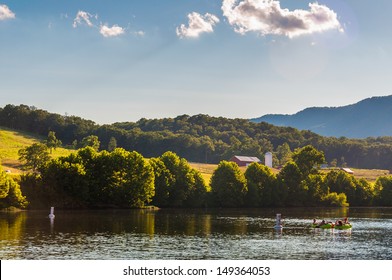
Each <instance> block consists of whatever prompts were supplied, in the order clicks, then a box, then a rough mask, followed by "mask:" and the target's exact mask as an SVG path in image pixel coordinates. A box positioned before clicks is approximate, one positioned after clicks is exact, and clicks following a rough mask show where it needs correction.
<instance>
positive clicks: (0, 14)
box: [0, 5, 15, 20]
mask: <svg viewBox="0 0 392 280" xmlns="http://www.w3.org/2000/svg"><path fill="white" fill-rule="evenodd" d="M12 18H15V14H14V13H13V12H12V11H11V10H10V8H8V6H7V5H0V20H6V19H12Z"/></svg>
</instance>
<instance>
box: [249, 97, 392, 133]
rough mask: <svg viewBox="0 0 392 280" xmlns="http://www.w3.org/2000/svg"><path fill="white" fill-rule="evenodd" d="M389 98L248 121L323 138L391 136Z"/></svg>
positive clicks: (273, 115)
mask: <svg viewBox="0 0 392 280" xmlns="http://www.w3.org/2000/svg"><path fill="white" fill-rule="evenodd" d="M391 113H392V95H389V96H383V97H372V98H368V99H364V100H362V101H360V102H358V103H355V104H352V105H347V106H342V107H312V108H307V109H305V110H302V111H300V112H298V113H296V114H293V115H281V114H269V115H264V116H262V117H260V118H254V119H251V121H253V122H257V123H258V122H267V123H270V124H273V125H277V126H288V127H294V128H297V129H300V130H310V131H312V132H315V133H317V134H319V135H323V136H334V137H341V136H344V137H348V138H367V137H380V136H392V122H391V121H390V117H391Z"/></svg>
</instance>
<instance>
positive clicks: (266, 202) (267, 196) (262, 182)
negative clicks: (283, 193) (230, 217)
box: [245, 163, 277, 207]
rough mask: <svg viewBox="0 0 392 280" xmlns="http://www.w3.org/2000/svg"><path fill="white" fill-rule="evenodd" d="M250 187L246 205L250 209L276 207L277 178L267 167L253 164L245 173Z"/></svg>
mask: <svg viewBox="0 0 392 280" xmlns="http://www.w3.org/2000/svg"><path fill="white" fill-rule="evenodd" d="M245 178H246V182H247V186H248V192H247V194H246V199H245V204H246V206H250V207H260V206H261V207H266V206H272V205H274V199H275V198H276V195H277V194H276V192H277V189H276V183H277V181H276V176H275V175H274V174H273V173H272V172H271V169H269V168H268V167H267V166H265V165H262V164H259V163H252V164H250V165H249V166H248V167H247V169H246V171H245Z"/></svg>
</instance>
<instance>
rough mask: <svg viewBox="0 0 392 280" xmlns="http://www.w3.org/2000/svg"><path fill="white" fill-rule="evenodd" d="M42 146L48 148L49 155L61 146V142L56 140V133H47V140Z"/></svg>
mask: <svg viewBox="0 0 392 280" xmlns="http://www.w3.org/2000/svg"><path fill="white" fill-rule="evenodd" d="M44 144H45V145H46V146H47V147H48V148H49V151H50V153H52V151H53V149H54V150H56V149H57V148H58V147H60V146H61V144H62V142H61V141H60V140H59V139H57V138H56V133H55V132H54V131H49V133H48V137H47V139H46V140H45V141H44Z"/></svg>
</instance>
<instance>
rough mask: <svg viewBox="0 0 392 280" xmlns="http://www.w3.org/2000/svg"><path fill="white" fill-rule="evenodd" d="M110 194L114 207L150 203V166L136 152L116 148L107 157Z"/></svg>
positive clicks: (151, 175) (151, 181)
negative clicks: (108, 161) (108, 160)
mask: <svg viewBox="0 0 392 280" xmlns="http://www.w3.org/2000/svg"><path fill="white" fill-rule="evenodd" d="M100 156H109V158H110V163H111V165H110V166H106V168H107V169H109V170H110V172H111V176H110V185H109V188H110V194H111V198H112V202H113V203H114V204H115V205H118V206H123V207H138V208H139V207H143V206H145V205H146V204H149V203H150V202H151V201H152V198H153V196H154V194H155V188H154V173H153V169H152V167H151V165H150V164H149V163H148V162H147V160H146V159H144V158H143V157H142V155H140V154H139V153H137V152H128V151H125V150H124V149H122V148H117V149H115V150H114V151H113V152H111V153H110V154H109V155H107V153H106V152H102V153H101V155H100Z"/></svg>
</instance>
